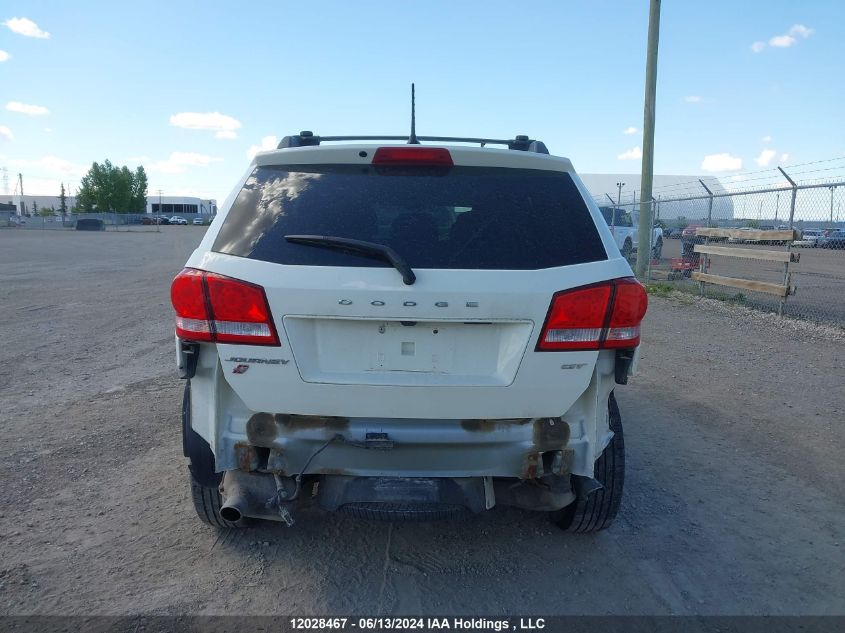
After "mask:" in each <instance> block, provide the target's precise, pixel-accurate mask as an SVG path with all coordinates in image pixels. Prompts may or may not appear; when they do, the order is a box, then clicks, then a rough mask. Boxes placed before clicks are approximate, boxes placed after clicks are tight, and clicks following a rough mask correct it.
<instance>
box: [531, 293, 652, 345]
mask: <svg viewBox="0 0 845 633" xmlns="http://www.w3.org/2000/svg"><path fill="white" fill-rule="evenodd" d="M647 307H648V295H647V294H646V291H645V288H643V286H642V284H640V283H639V282H638V281H637V280H636V279H633V278H630V277H628V278H624V279H614V280H612V281H608V282H603V283H600V284H594V285H591V286H584V287H582V288H574V289H572V290H564V291H562V292H558V293H557V294H555V296H554V297H553V298H552V303H551V306H549V313H548V315H547V316H546V323H545V324H544V325H543V331H542V332H541V333H540V339H539V340H538V342H537V351H556V350H570V351H571V350H594V349H614V348H630V347H636V346H637V345H639V344H640V323H641V321H642V320H643V317H644V316H645V313H646V308H647Z"/></svg>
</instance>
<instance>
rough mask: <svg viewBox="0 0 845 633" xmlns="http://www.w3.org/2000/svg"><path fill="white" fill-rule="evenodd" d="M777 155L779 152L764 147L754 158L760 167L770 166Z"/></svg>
mask: <svg viewBox="0 0 845 633" xmlns="http://www.w3.org/2000/svg"><path fill="white" fill-rule="evenodd" d="M775 156H777V152H776V151H775V150H773V149H764V150H763V151H762V152H760V155H759V156H758V157H757V158H755V159H754V162H755V163H757V164H758V165H759V166H760V167H768V166H769V163H771V162H772V159H773V158H774V157H775Z"/></svg>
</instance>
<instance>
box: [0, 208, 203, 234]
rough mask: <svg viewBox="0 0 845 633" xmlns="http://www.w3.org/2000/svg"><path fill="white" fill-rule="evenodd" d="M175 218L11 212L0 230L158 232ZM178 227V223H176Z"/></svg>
mask: <svg viewBox="0 0 845 633" xmlns="http://www.w3.org/2000/svg"><path fill="white" fill-rule="evenodd" d="M173 217H175V216H170V217H159V216H154V215H150V214H147V213H69V214H67V215H65V216H64V217H62V216H58V215H48V216H41V215H35V216H18V215H15V214H14V213H9V212H2V213H0V229H4V228H8V229H20V230H40V231H55V230H82V229H85V230H101V231H158V230H161V229H160V228H159V227H161V226H164V225H173V224H176V222H175V221H174V222H171V219H173ZM177 217H179V218H182V219H183V220H184V224H185V225H188V226H193V225H208V224H210V223H211V220H212V219H213V217H214V216H211V215H208V214H206V213H180V214H179V215H178V216H177ZM179 224H180V225H181V222H180V223H179Z"/></svg>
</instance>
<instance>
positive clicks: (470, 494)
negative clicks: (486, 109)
mask: <svg viewBox="0 0 845 633" xmlns="http://www.w3.org/2000/svg"><path fill="white" fill-rule="evenodd" d="M361 140H365V141H373V140H381V139H374V138H372V137H363V138H360V137H359V138H355V137H323V138H322V139H321V138H320V137H317V136H314V135H313V134H311V133H308V132H303V133H301V134H299V135H296V136H289V137H285V139H284V140H283V141H282V143H281V144H280V146H279V149H278V150H274V151H270V152H264V153H261V154H258V155H257V156H256V157H255V158H254V159H253V162H252V164H251V165H250V167H249V169H248V170H247V173H246V174H245V175H244V177H243V178H242V180H241V182H240V183H239V185H238V187H237V188H236V189H235V191H234V192H233V194H232V195H231V196H230V197H229V199H228V200H227V201H226V203H225V204H224V205H223V207H222V209H221V211H220V213H219V214H218V215H217V217H216V218H215V219H214V222H213V223H212V225H211V227H210V228H209V230H208V232H207V233H206V234H205V237H204V238H203V240H202V243H201V244H200V245H199V247H198V248H197V250H196V251H195V252H194V253H193V254H192V255H191V257H190V259H189V260H188V262H187V264H186V266H187V267H186V268H185V269H184V270H183V271H182V272H181V273H179V275H178V276H177V277H176V278H175V279H174V281H173V284H172V288H171V295H172V302H173V306H174V308H175V310H176V337H177V352H178V354H177V357H178V358H177V360H178V364H179V368H180V372H181V376H182V377H183V378H186V379H188V382H187V385H186V388H185V398H184V402H183V437H184V452H185V455H186V456H187V457H189V458H190V473H191V481H190V483H191V489H192V493H193V495H192V496H193V500H194V504H195V506H196V510H197V513H198V514H199V517H200V518H201V519H202V520H203V521H205V522H207V523H209V524H212V525H215V526H218V527H227V528H228V527H239V526H242V525H244V524H246V523H248V519H250V518H258V519H271V520H277V521H284V522H286V523H288V524H289V525H290V524H292V523H293V515H294V514H295V509H296V507H297V506H298V505H299V504H308V503H310V504H317V505H319V506H321V507H323V508H325V509H328V510H340V511H345V512H350V513H353V514H356V515H358V516H360V517H365V518H383V519H424V520H425V519H434V518H442V517H447V516H452V515H457V514H460V513H464V512H467V511H470V512H481V511H483V510H486V509H490V508H492V507H493V506H494V505H496V504H498V505H511V506H517V507H521V508H525V509H531V510H541V511H547V512H550V513H551V516H552V518H553V520H554V521H555V522H556V523H557V524H558V525H559V526H561V527H562V528H565V529H568V530H571V531H582V532H584V531H594V530H599V529H602V528H604V527H607V526H608V525H609V524H610V522H611V521H612V520H613V518H614V516H615V515H616V513H617V511H618V509H619V503H620V500H621V493H622V483H623V476H624V449H623V441H622V426H621V421H620V417H619V411H618V409H617V407H616V402H615V400H614V397H613V389H614V387H615V386H616V385H617V384H624V383H626V382H627V379H628V376H629V375H630V374H631V373H632V372H633V369H634V366H635V364H636V359H637V351H636V350H637V346H638V345H639V342H640V322H641V321H642V319H643V316H644V315H645V311H646V305H647V296H646V293H645V291H644V289H643V287H642V286H641V285H640V284H639V283H638V282H637V281H636V280H635V279H634V278H633V277H632V273H631V269H630V267H629V265H628V263H627V261H626V260H625V259H624V258H623V257H622V256H621V255H620V253H619V249H618V248H617V247H616V245H615V244H614V241H613V236H612V235H611V234H610V231H609V229H608V227H607V223H606V222H605V221H604V220H603V218H602V216H601V213H600V212H599V210H598V208H597V207H596V206H595V204H594V203H593V202H592V199H591V197H590V195H589V193H588V192H587V190H586V189H585V188H584V185H583V183H582V182H581V180H580V179H579V178H578V176H577V175H576V174H575V172H574V170H573V168H572V165H571V163H570V162H569V160H567V159H565V158H558V157H555V156H550V155H549V154H548V151H547V150H546V148H545V146H544V145H543V144H542V143H541V142H539V141H533V140H531V139H528V138H527V137H519V136H518V137H516V138H515V139H513V140H509V141H507V140H495V139H461V138H445V137H419V140H420V141H423V142H429V141H433V142H435V143H437V145H436V146H433V145H420V144H401V145H400V144H399V142H401V139H400V138H398V137H384V139H383V140H386V141H393V142H394V143H393V144H385V145H378V144H375V145H374V144H366V145H364V144H357V143H356V144H337V143H334V144H329V145H327V144H326V143H327V142H331V141H334V142H337V141H361ZM459 142H463V143H469V142H473V143H476V144H479V145H480V147H471V146H468V145H466V144H465V145H459V144H458V143H459ZM491 144H504V145H506V146H507V148H508V149H493V148H490V147H487V145H491Z"/></svg>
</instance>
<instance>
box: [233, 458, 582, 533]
mask: <svg viewBox="0 0 845 633" xmlns="http://www.w3.org/2000/svg"><path fill="white" fill-rule="evenodd" d="M315 483H316V484H317V485H316V486H314V485H313V484H315ZM220 489H221V492H222V497H223V508H224V510H223V511H224V512H227V513H228V514H229V516H231V517H232V520H239V519H240V518H241V517H251V518H256V519H267V520H270V521H284V522H285V523H287V524H288V525H291V524H292V523H293V515H294V514H295V509H296V507H297V506H298V505H300V504H303V503H313V502H316V503H317V504H318V505H319V506H320V507H322V508H323V509H325V510H330V511H338V510H340V511H344V510H347V511H353V512H354V511H358V513H359V514H360V512H361V510H363V511H364V514H363V516H367V517H368V518H382V519H389V520H431V519H434V518H445V517H446V516H452V515H454V514H456V513H457V512H461V511H469V512H473V513H479V512H483V511H484V510H489V509H490V508H492V507H493V506H495V505H508V506H516V507H520V508H523V509H526V510H538V511H554V510H559V509H561V508H563V507H565V506H567V505H569V504H570V503H572V502H573V501H574V500H575V491H574V490H573V487H572V485H571V482H570V478H569V477H560V476H548V475H547V476H544V477H543V479H542V480H540V481H515V480H512V479H494V478H492V477H437V478H432V477H350V476H345V475H320V476H316V477H309V478H307V480H306V481H304V482H303V483H301V484H300V485H297V484H296V482H295V480H293V479H292V478H289V477H288V478H281V477H280V478H276V477H274V476H273V475H272V474H270V473H256V472H252V473H247V472H243V471H241V470H230V471H227V472H226V474H225V475H224V477H223V482H222V485H221V487H220Z"/></svg>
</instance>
